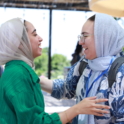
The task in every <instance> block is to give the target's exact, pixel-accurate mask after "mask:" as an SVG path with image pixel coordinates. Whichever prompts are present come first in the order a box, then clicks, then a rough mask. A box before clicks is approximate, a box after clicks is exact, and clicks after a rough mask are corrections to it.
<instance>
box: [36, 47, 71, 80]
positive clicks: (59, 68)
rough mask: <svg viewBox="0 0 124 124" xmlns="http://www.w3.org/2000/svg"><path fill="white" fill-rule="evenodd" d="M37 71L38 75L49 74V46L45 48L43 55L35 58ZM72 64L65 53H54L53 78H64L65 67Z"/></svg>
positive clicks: (52, 59)
mask: <svg viewBox="0 0 124 124" xmlns="http://www.w3.org/2000/svg"><path fill="white" fill-rule="evenodd" d="M34 63H35V72H36V73H37V75H39V76H40V75H45V76H47V72H48V48H43V50H42V55H41V56H40V57H38V58H36V59H35V61H34ZM67 66H70V61H69V60H67V58H66V57H65V56H64V55H61V54H54V55H53V56H52V57H51V69H52V70H51V79H56V78H63V72H64V67H67Z"/></svg>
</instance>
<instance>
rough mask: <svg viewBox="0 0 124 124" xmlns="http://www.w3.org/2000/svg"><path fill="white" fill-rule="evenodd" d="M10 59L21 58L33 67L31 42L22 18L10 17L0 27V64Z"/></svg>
mask: <svg viewBox="0 0 124 124" xmlns="http://www.w3.org/2000/svg"><path fill="white" fill-rule="evenodd" d="M11 60H22V61H24V62H26V63H27V64H29V65H30V66H31V67H34V63H33V60H34V59H33V55H32V49H31V44H30V41H29V38H28V35H27V31H26V28H25V26H24V20H23V19H20V18H14V19H11V20H9V21H7V22H5V23H3V24H2V25H1V27H0V65H3V64H5V63H7V62H9V61H11Z"/></svg>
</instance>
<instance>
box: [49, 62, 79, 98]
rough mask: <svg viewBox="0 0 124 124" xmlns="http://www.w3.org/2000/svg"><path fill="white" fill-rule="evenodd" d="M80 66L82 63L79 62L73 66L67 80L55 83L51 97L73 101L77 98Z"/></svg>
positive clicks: (55, 81) (57, 80) (59, 80)
mask: <svg viewBox="0 0 124 124" xmlns="http://www.w3.org/2000/svg"><path fill="white" fill-rule="evenodd" d="M79 65H80V62H77V63H76V64H74V65H73V66H71V68H70V71H69V73H68V75H67V77H66V79H65V80H64V79H56V80H54V81H53V89H52V93H51V96H53V97H55V98H57V99H62V98H67V99H71V98H73V97H74V96H75V91H76V86H77V83H78V80H79V78H80V75H79V72H78V68H79Z"/></svg>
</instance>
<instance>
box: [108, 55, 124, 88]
mask: <svg viewBox="0 0 124 124" xmlns="http://www.w3.org/2000/svg"><path fill="white" fill-rule="evenodd" d="M123 63H124V57H118V58H117V59H116V60H115V61H114V62H113V63H112V65H111V67H110V70H109V72H108V82H109V87H110V88H111V87H112V84H113V83H114V82H116V74H117V72H118V68H119V67H120V66H121V65H122V64H123Z"/></svg>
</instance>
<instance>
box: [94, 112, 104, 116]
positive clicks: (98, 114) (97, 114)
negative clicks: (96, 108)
mask: <svg viewBox="0 0 124 124" xmlns="http://www.w3.org/2000/svg"><path fill="white" fill-rule="evenodd" d="M93 115H96V116H103V114H101V113H97V112H95V113H93Z"/></svg>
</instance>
